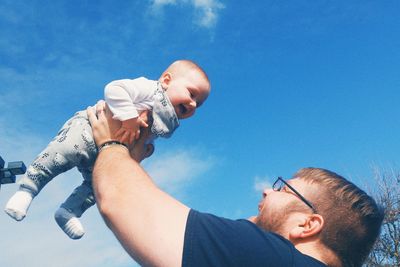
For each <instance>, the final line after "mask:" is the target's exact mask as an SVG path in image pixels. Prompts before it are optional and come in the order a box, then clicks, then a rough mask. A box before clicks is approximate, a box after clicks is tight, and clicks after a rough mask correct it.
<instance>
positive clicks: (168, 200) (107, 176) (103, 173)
mask: <svg viewBox="0 0 400 267" xmlns="http://www.w3.org/2000/svg"><path fill="white" fill-rule="evenodd" d="M87 112H88V116H89V120H90V123H91V125H92V129H93V135H94V138H95V140H96V144H97V145H98V146H99V145H101V144H103V143H104V142H106V141H110V140H114V139H115V132H116V130H117V129H118V123H119V122H116V121H114V120H112V114H111V112H110V110H109V109H108V108H106V109H105V110H99V111H98V114H97V116H96V114H95V112H94V110H93V109H92V108H88V110H87ZM148 134H149V128H147V129H145V130H143V131H142V134H141V138H140V139H139V140H137V142H136V143H135V146H134V149H138V150H141V149H145V145H144V142H145V139H146V137H148ZM137 154H138V155H143V153H141V152H140V151H139V153H137ZM137 160H138V161H140V160H142V159H137ZM93 189H94V192H95V196H96V201H97V206H98V208H99V210H100V213H101V215H102V216H103V218H104V220H105V222H106V223H107V225H108V227H109V228H110V229H111V231H112V232H113V233H114V234H115V236H116V237H117V238H118V240H119V241H120V242H121V244H122V246H123V247H124V248H125V250H126V251H127V252H128V253H129V254H130V255H131V256H132V257H133V258H134V259H135V260H136V261H137V262H139V263H140V264H142V265H150V266H180V265H181V264H182V254H183V242H184V234H185V227H186V220H187V217H188V213H189V208H188V207H186V206H185V205H183V204H182V203H180V202H179V201H177V200H176V199H174V198H172V197H171V196H169V195H168V194H166V193H165V192H163V191H161V190H160V189H159V188H158V187H157V186H156V185H155V184H154V183H153V181H152V180H151V178H150V177H149V176H148V174H147V173H146V172H145V171H144V170H143V169H142V167H141V166H140V165H139V164H138V162H137V161H136V160H133V159H132V158H131V157H130V156H129V153H128V151H127V149H126V148H125V147H123V146H121V145H112V146H109V147H107V148H106V149H102V150H101V151H100V152H99V155H98V157H97V160H96V163H95V166H94V171H93Z"/></svg>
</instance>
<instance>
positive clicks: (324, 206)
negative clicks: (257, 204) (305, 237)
mask: <svg viewBox="0 0 400 267" xmlns="http://www.w3.org/2000/svg"><path fill="white" fill-rule="evenodd" d="M294 177H295V178H300V179H302V180H303V181H306V182H307V183H309V184H310V186H311V187H313V185H317V187H318V191H317V192H318V193H317V194H314V195H313V196H307V197H308V198H310V199H311V200H312V201H311V202H312V203H313V205H314V206H315V208H316V210H317V212H318V214H320V215H321V216H323V218H324V222H325V224H324V227H323V229H322V231H321V233H320V241H321V243H322V244H323V245H325V246H326V247H327V248H329V249H331V250H332V251H333V252H334V253H335V254H336V255H337V256H338V257H339V259H340V260H341V263H342V264H343V266H361V265H362V263H363V262H364V260H365V259H366V257H367V256H368V254H369V253H370V251H371V249H372V246H373V245H374V243H375V241H376V239H377V237H378V235H379V233H380V228H381V225H382V220H383V217H384V212H383V209H382V208H381V207H379V206H378V205H377V204H376V202H375V200H374V199H373V198H372V197H370V196H369V195H368V194H366V193H365V192H364V191H362V190H361V189H360V188H358V187H357V186H356V185H354V184H353V183H351V182H350V181H348V180H346V179H345V178H343V177H342V176H340V175H338V174H336V173H334V172H331V171H328V170H324V169H320V168H304V169H301V170H299V171H298V172H297V173H296V174H295V175H294ZM309 195H310V194H309Z"/></svg>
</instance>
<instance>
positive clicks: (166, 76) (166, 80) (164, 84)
mask: <svg viewBox="0 0 400 267" xmlns="http://www.w3.org/2000/svg"><path fill="white" fill-rule="evenodd" d="M171 79H172V74H171V73H170V72H164V74H163V75H162V76H161V79H160V82H161V85H162V87H163V88H164V89H167V88H168V86H169V83H170V82H171Z"/></svg>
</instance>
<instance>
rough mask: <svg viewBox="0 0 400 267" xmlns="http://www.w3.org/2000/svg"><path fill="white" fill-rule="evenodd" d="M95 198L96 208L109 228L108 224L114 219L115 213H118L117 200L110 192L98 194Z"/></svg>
mask: <svg viewBox="0 0 400 267" xmlns="http://www.w3.org/2000/svg"><path fill="white" fill-rule="evenodd" d="M96 198H97V199H96V202H97V208H98V210H99V212H100V214H101V216H102V217H103V219H104V220H105V222H106V223H107V226H108V227H110V225H109V223H110V222H111V221H112V220H113V218H115V213H116V212H117V211H118V198H117V196H116V195H115V194H113V193H112V192H107V193H105V194H99V195H97V197H96Z"/></svg>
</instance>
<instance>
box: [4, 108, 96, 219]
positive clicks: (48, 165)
mask: <svg viewBox="0 0 400 267" xmlns="http://www.w3.org/2000/svg"><path fill="white" fill-rule="evenodd" d="M84 115H86V114H82V113H81V112H78V113H77V114H76V115H75V116H74V117H73V118H71V119H70V120H69V121H67V122H66V123H65V124H64V126H63V127H62V129H61V130H60V132H59V133H58V135H57V136H56V137H55V138H54V139H53V141H52V142H51V143H50V144H49V145H48V146H47V147H46V148H45V150H43V151H42V152H41V153H40V154H39V156H38V157H37V158H36V159H35V160H34V161H33V163H32V164H31V165H30V166H29V167H28V169H27V172H26V174H25V175H24V176H23V178H22V179H21V180H20V181H19V184H20V187H19V190H18V191H17V193H15V194H14V195H13V196H12V197H11V198H10V200H9V201H8V203H7V205H6V208H5V211H6V213H7V214H8V215H10V216H11V217H12V218H14V219H15V220H17V221H20V220H22V219H23V218H24V217H25V216H26V213H27V211H28V208H29V206H30V204H31V202H32V200H33V198H34V197H35V196H36V195H37V194H38V193H39V192H40V191H41V190H42V189H43V187H44V186H45V185H46V184H47V183H48V182H49V181H51V180H52V179H53V178H54V177H55V176H57V175H58V174H60V173H63V172H65V171H67V170H69V169H71V168H72V167H74V166H78V165H79V164H81V162H82V161H84V160H86V159H85V156H86V158H87V154H88V153H87V152H82V149H87V148H88V147H90V148H91V149H92V150H93V152H92V154H93V153H94V154H95V153H96V148H95V144H94V142H93V141H92V142H89V141H88V139H89V140H93V139H92V137H91V129H90V125H89V123H88V121H87V119H86V117H85V116H84ZM87 136H89V138H87ZM93 158H95V156H94V157H93ZM93 160H94V159H93Z"/></svg>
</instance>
